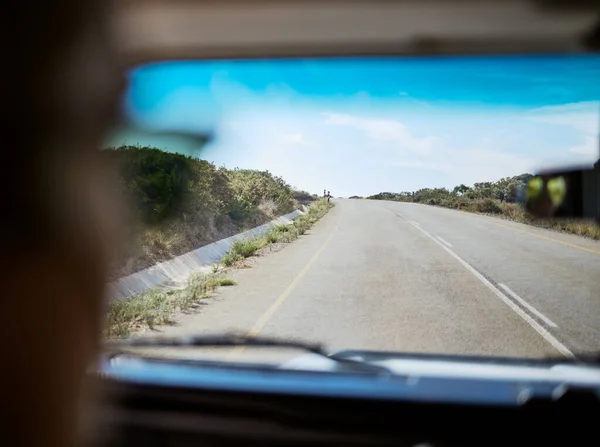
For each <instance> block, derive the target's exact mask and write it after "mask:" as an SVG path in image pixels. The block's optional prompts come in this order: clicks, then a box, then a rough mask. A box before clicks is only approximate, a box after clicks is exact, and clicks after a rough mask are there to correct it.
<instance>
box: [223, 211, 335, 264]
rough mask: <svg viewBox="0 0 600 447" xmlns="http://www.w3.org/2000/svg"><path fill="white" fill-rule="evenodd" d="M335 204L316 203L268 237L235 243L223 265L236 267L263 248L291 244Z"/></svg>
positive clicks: (274, 228) (273, 229)
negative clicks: (278, 244) (239, 262)
mask: <svg viewBox="0 0 600 447" xmlns="http://www.w3.org/2000/svg"><path fill="white" fill-rule="evenodd" d="M333 206H334V205H333V203H331V202H327V201H326V200H316V201H314V202H313V203H312V204H311V205H310V207H309V209H308V211H307V212H306V213H305V214H303V215H301V216H299V217H297V218H296V219H294V221H293V222H292V223H291V224H289V225H285V224H284V225H277V226H275V227H273V228H272V229H271V230H270V231H269V232H268V233H267V234H266V235H264V236H261V237H258V238H255V239H247V240H243V241H235V242H234V243H233V246H232V247H231V250H230V251H229V252H228V253H227V254H226V255H225V256H223V258H222V259H221V263H222V264H223V265H225V266H227V267H230V266H232V265H235V264H236V263H237V262H238V261H240V260H243V259H245V258H248V257H250V256H253V255H255V254H256V252H257V251H258V250H260V249H261V248H265V247H267V246H269V245H271V244H277V243H290V242H293V241H295V240H296V239H298V237H299V236H301V235H303V234H304V233H306V231H308V229H309V228H310V227H312V226H313V225H314V223H315V222H317V221H318V220H319V219H320V218H321V217H323V216H324V215H325V214H327V212H328V211H329V210H330V209H331V208H332V207H333Z"/></svg>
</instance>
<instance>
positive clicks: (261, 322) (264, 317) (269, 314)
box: [227, 221, 339, 359]
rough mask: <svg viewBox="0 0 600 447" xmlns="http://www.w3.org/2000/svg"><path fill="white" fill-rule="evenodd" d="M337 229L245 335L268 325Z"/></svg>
mask: <svg viewBox="0 0 600 447" xmlns="http://www.w3.org/2000/svg"><path fill="white" fill-rule="evenodd" d="M338 227H339V221H338V223H337V224H336V225H335V227H334V228H333V230H332V231H331V234H330V235H329V237H328V238H327V239H326V240H325V242H323V245H321V247H320V248H319V250H317V252H316V253H315V254H314V255H313V257H312V258H310V260H309V261H308V262H307V263H306V265H305V266H304V267H303V268H302V270H300V272H299V273H298V275H296V277H295V278H294V279H293V281H292V282H291V283H290V284H289V285H288V286H287V287H286V289H285V290H284V291H283V292H282V293H281V295H279V297H278V298H277V300H275V302H274V303H273V304H271V306H270V307H269V308H268V309H267V310H266V312H265V313H264V314H262V316H261V317H260V318H259V319H258V321H257V322H256V324H255V325H254V326H252V329H250V331H249V332H248V334H246V335H247V336H248V337H256V336H257V335H258V334H259V333H260V331H262V330H263V328H264V327H265V325H266V324H267V323H268V321H269V320H270V318H271V317H272V316H273V314H274V313H275V312H276V311H277V309H279V307H280V306H281V305H282V304H283V303H284V302H285V300H286V299H287V298H288V297H289V296H290V295H291V293H292V292H293V291H294V289H295V288H296V286H297V285H298V283H299V282H300V280H301V279H302V278H303V277H304V275H306V273H307V272H308V270H309V269H310V268H311V267H312V265H313V264H314V263H315V261H316V260H317V258H318V257H319V255H320V254H321V253H322V252H323V250H325V247H327V245H328V244H329V242H330V241H331V239H333V236H334V235H335V233H336V232H337V230H338ZM245 350H246V348H245V347H244V346H238V347H237V348H234V349H233V350H232V351H231V352H230V353H229V355H228V356H227V358H229V359H231V358H234V357H237V356H239V355H240V354H242V353H243V352H244V351H245Z"/></svg>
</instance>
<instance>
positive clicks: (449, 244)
mask: <svg viewBox="0 0 600 447" xmlns="http://www.w3.org/2000/svg"><path fill="white" fill-rule="evenodd" d="M436 237H437V238H438V239H439V240H440V241H441V242H443V243H444V244H446V245H447V246H448V247H452V244H451V243H450V242H446V241H445V240H444V239H442V238H441V237H439V236H436Z"/></svg>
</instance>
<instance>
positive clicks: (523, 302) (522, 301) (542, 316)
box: [498, 284, 558, 327]
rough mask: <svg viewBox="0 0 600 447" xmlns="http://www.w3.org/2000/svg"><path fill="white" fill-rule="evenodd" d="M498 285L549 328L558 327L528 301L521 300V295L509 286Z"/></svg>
mask: <svg viewBox="0 0 600 447" xmlns="http://www.w3.org/2000/svg"><path fill="white" fill-rule="evenodd" d="M498 285H499V286H500V287H502V288H503V289H504V291H505V292H506V293H508V295H509V296H511V297H512V298H513V299H514V300H516V301H518V302H519V303H521V305H522V306H523V307H525V308H527V309H528V310H529V312H531V313H532V314H534V315H535V316H537V317H538V318H539V319H540V320H542V321H543V322H544V323H546V324H547V325H548V326H550V327H558V326H557V325H556V323H555V322H554V321H552V320H551V319H550V318H548V317H547V316H545V315H544V314H543V313H541V312H540V311H539V310H537V309H536V308H535V307H533V306H532V305H531V304H529V303H528V302H527V301H525V300H524V299H523V298H521V297H520V296H519V295H517V294H516V293H515V292H513V291H512V290H511V289H510V288H509V287H508V286H507V285H505V284H498Z"/></svg>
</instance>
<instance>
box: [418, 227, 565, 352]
mask: <svg viewBox="0 0 600 447" xmlns="http://www.w3.org/2000/svg"><path fill="white" fill-rule="evenodd" d="M413 225H414V224H413ZM414 227H415V228H416V229H417V230H421V231H422V232H423V234H424V235H425V236H427V237H428V238H430V239H431V240H432V241H433V242H435V243H436V244H438V245H439V246H440V247H442V248H443V249H444V250H446V251H447V252H448V254H450V256H452V257H453V258H454V259H456V260H457V261H458V262H460V263H461V264H462V265H463V267H465V268H466V269H467V270H469V271H470V272H471V273H472V274H473V275H475V277H476V278H477V279H478V280H479V281H481V282H482V283H483V284H484V285H485V286H486V287H487V288H488V289H490V290H491V291H492V292H493V293H494V294H495V295H496V296H497V297H498V298H500V299H501V300H502V301H503V302H504V303H505V304H506V305H507V306H508V307H510V308H511V309H512V310H514V311H515V313H516V314H517V315H519V316H520V317H521V318H523V320H525V321H526V322H527V323H529V325H530V326H531V327H532V328H533V329H534V330H535V331H536V332H537V333H538V334H540V335H541V336H542V337H543V338H544V339H545V340H546V341H547V342H548V343H550V344H551V345H552V346H553V347H554V348H555V349H556V350H557V351H558V352H560V353H561V354H562V355H564V356H565V357H573V358H575V354H573V353H572V352H571V351H570V350H569V349H568V348H567V347H566V346H565V345H563V344H562V343H561V342H560V341H558V340H557V339H556V338H554V337H553V336H552V334H550V332H548V331H547V330H546V329H544V327H542V326H541V325H540V324H539V323H538V322H537V321H535V320H534V319H533V318H531V317H530V316H529V315H528V314H527V313H525V312H524V311H523V309H521V308H520V307H519V306H517V305H516V304H515V303H514V302H513V301H511V300H510V299H509V298H508V297H507V296H506V295H504V294H503V293H502V292H501V291H500V290H498V289H497V288H496V287H495V286H494V285H493V284H492V283H491V282H489V281H488V280H487V279H486V278H485V277H484V276H483V275H481V273H479V272H478V271H477V270H475V269H474V268H473V267H471V265H469V264H468V263H467V262H466V261H464V260H463V259H462V258H461V257H460V256H458V255H457V254H456V253H454V252H453V251H452V250H450V249H449V248H448V247H446V246H445V245H444V244H442V243H441V242H439V241H438V240H437V239H436V238H434V237H433V236H432V235H430V234H429V233H427V232H426V231H425V230H423V229H422V228H420V227H419V226H418V225H414Z"/></svg>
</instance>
